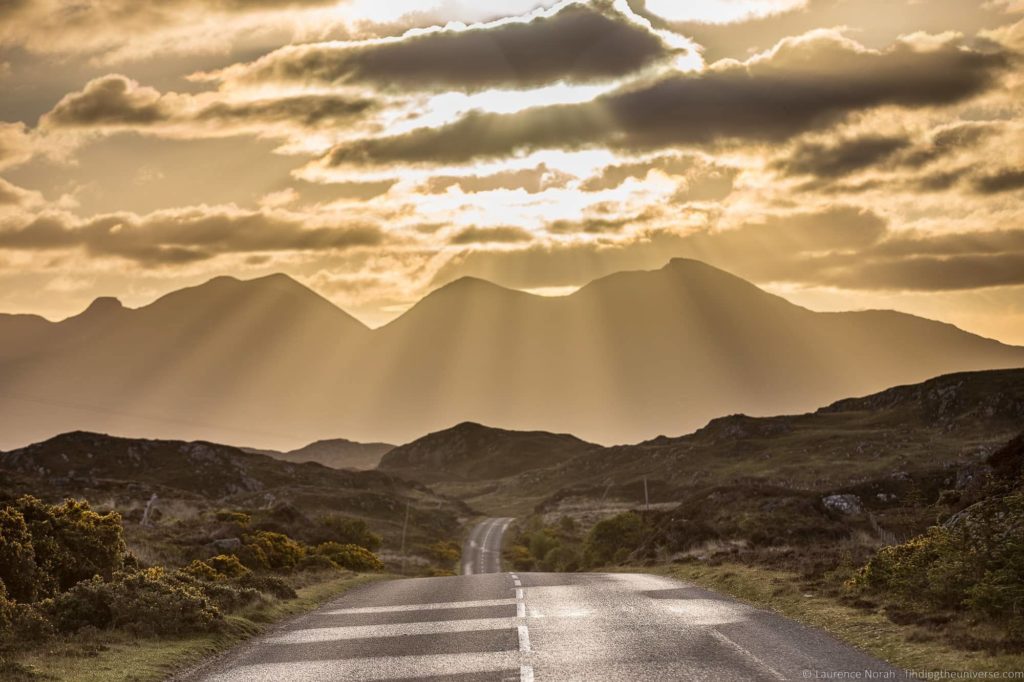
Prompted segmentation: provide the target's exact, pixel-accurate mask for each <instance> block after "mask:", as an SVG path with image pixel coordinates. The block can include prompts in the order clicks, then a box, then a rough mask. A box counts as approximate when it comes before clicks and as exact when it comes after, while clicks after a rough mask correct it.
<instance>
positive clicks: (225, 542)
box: [213, 538, 242, 550]
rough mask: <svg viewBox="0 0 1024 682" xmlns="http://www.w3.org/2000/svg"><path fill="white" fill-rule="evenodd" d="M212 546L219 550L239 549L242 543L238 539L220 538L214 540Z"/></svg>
mask: <svg viewBox="0 0 1024 682" xmlns="http://www.w3.org/2000/svg"><path fill="white" fill-rule="evenodd" d="M213 546H214V547H216V548H217V549H219V550H231V549H239V548H240V547H241V546H242V541H241V540H240V539H239V538H221V539H220V540H214V541H213Z"/></svg>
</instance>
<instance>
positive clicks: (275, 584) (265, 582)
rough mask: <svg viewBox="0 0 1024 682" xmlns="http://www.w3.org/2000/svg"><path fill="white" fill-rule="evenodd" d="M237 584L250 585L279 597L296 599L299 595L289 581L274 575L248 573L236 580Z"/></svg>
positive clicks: (240, 585) (241, 585)
mask: <svg viewBox="0 0 1024 682" xmlns="http://www.w3.org/2000/svg"><path fill="white" fill-rule="evenodd" d="M235 584H236V585H238V586H239V587H250V588H252V589H254V590H257V591H259V592H263V593H265V594H269V595H270V596H272V597H276V598H278V599H296V598H297V597H298V596H299V595H298V594H296V592H295V589H294V588H293V587H292V586H291V585H289V584H288V583H287V581H285V580H284V579H283V578H279V577H277V576H273V575H256V574H255V573H246V574H245V575H243V576H242V577H240V578H238V579H237V580H235Z"/></svg>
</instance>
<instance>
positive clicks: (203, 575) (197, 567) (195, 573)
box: [181, 559, 226, 582]
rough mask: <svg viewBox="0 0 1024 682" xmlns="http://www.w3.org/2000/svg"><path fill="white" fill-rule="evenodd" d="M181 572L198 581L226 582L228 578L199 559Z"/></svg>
mask: <svg viewBox="0 0 1024 682" xmlns="http://www.w3.org/2000/svg"><path fill="white" fill-rule="evenodd" d="M181 572H182V573H184V574H185V575H187V576H190V577H192V578H195V579H197V580H207V581H210V582H214V581H216V580H224V578H225V577H226V576H225V575H224V574H223V573H221V572H220V571H218V570H217V569H215V568H213V567H212V566H210V564H208V563H206V562H204V561H200V560H199V559H195V560H193V561H192V563H190V564H189V565H188V566H186V567H185V568H183V569H181Z"/></svg>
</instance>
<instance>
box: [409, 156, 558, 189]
mask: <svg viewBox="0 0 1024 682" xmlns="http://www.w3.org/2000/svg"><path fill="white" fill-rule="evenodd" d="M571 179H572V176H570V175H568V174H567V173H563V172H560V171H558V170H555V169H552V168H549V167H548V166H547V165H546V164H543V163H542V164H539V165H538V166H536V167H535V168H523V169H519V170H508V171H502V172H500V173H491V174H489V175H466V176H456V175H438V176H434V177H432V178H430V179H429V180H428V181H427V182H426V183H425V184H424V186H423V190H424V191H426V192H428V193H430V194H441V193H444V192H446V191H448V190H449V189H450V188H452V187H459V188H460V189H461V190H462V191H463V192H468V193H477V192H493V191H496V190H517V189H518V190H523V191H525V192H528V193H530V194H538V193H540V192H543V191H545V190H548V189H555V188H562V187H565V186H566V185H567V184H568V182H569V181H570V180H571Z"/></svg>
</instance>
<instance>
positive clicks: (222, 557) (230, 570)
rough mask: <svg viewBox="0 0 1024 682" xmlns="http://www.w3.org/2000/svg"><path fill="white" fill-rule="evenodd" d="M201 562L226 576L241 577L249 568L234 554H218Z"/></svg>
mask: <svg viewBox="0 0 1024 682" xmlns="http://www.w3.org/2000/svg"><path fill="white" fill-rule="evenodd" d="M203 563H205V564H206V565H207V566H209V567H210V568H212V569H213V570H215V571H217V572H218V573H220V574H221V575H223V576H225V577H227V578H241V577H242V576H243V575H245V574H246V573H249V569H248V568H246V567H245V566H243V565H242V562H241V561H239V560H238V557H236V556H235V555H234V554H218V555H217V556H215V557H210V558H209V559H207V560H206V561H204V562H203Z"/></svg>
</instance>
